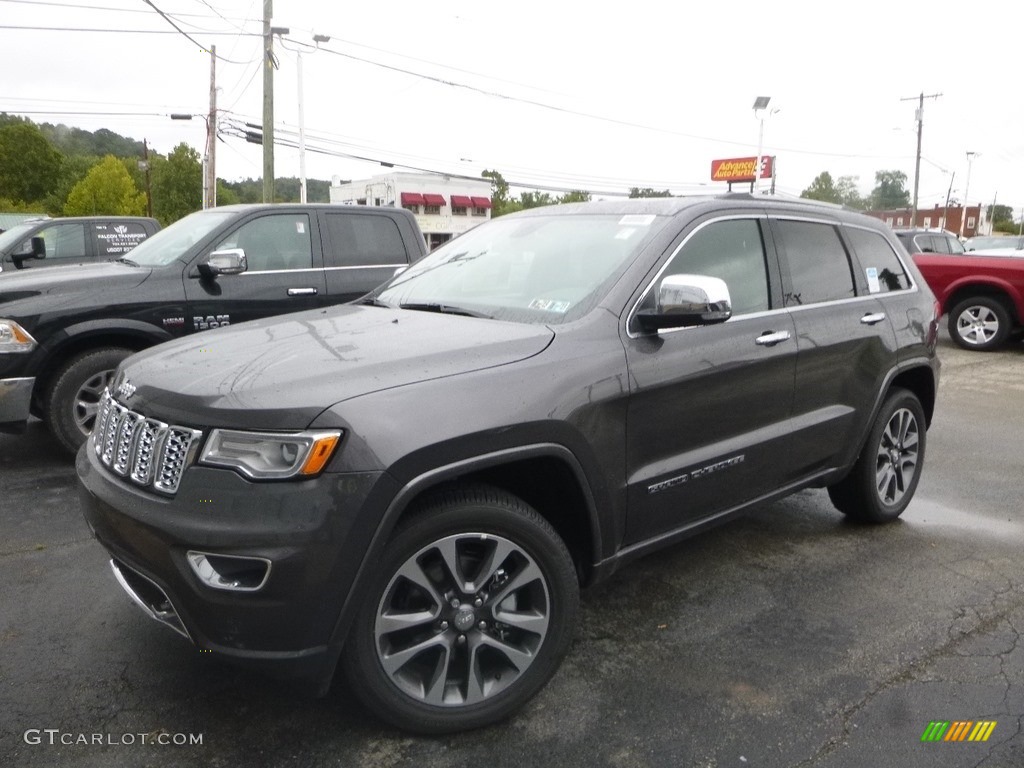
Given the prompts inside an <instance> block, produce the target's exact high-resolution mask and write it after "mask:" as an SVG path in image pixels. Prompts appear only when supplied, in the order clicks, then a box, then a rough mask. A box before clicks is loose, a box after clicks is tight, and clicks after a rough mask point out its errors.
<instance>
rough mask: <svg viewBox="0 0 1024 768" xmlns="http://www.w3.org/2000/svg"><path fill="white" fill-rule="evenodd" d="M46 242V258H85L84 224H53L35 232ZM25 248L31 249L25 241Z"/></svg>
mask: <svg viewBox="0 0 1024 768" xmlns="http://www.w3.org/2000/svg"><path fill="white" fill-rule="evenodd" d="M36 237H41V238H43V242H44V243H46V258H47V259H84V258H85V225H84V224H54V225H53V226H52V227H46V228H45V229H42V230H40V231H39V232H37V233H36ZM25 246H26V247H25V250H31V247H30V244H29V243H25Z"/></svg>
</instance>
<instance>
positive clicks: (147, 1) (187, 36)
mask: <svg viewBox="0 0 1024 768" xmlns="http://www.w3.org/2000/svg"><path fill="white" fill-rule="evenodd" d="M142 2H144V3H145V4H146V5H148V6H149V7H150V8H152V9H153V10H154V11H156V12H157V13H158V14H160V16H161V17H162V18H163V19H164V21H166V22H167V23H168V24H170V25H171V26H172V27H174V28H175V29H176V30H178V31H179V32H180V33H181V34H182V35H183V36H184V37H185V39H187V40H189V41H190V42H192V43H194V44H195V45H196V47H198V48H200V49H201V50H204V51H205V50H206V46H204V45H200V44H199V41H198V40H196V39H195V38H194V37H192V36H191V35H190V34H189V33H188V32H186V31H185V30H183V29H182V28H181V27H179V26H178V25H177V24H176V23H175V22H174V19H172V18H171V17H170V16H168V15H167V14H166V13H164V12H163V11H161V10H160V9H159V8H157V7H156V5H155V4H154V3H153V0H142ZM217 34H224V35H227V34H245V35H248V34H250V33H247V32H243V33H237V32H235V33H230V32H221V33H217ZM214 58H216V59H220V60H221V61H225V62H227V63H228V64H251V63H252V62H251V61H235V60H234V59H227V58H225V57H223V56H218V55H217V54H214Z"/></svg>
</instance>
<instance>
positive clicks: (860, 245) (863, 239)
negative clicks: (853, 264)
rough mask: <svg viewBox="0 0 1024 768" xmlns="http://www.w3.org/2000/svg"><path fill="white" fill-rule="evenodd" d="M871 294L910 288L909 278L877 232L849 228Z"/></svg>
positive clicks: (849, 234) (894, 253) (847, 231)
mask: <svg viewBox="0 0 1024 768" xmlns="http://www.w3.org/2000/svg"><path fill="white" fill-rule="evenodd" d="M846 234H847V236H848V237H849V238H850V244H851V245H852V246H853V251H854V253H856V254H857V259H858V260H859V261H860V265H861V266H862V267H863V268H864V273H865V274H864V277H865V279H866V280H867V283H868V291H869V292H871V293H887V292H889V291H902V290H905V289H907V288H909V287H910V278H908V277H907V273H906V272H905V271H904V269H903V265H902V264H901V263H900V260H899V259H898V258H897V257H896V252H895V251H893V249H892V246H890V245H889V242H888V241H887V240H886V239H885V238H884V237H882V235H880V234H878V233H877V232H871V231H869V230H867V229H855V228H853V227H849V228H847V230H846Z"/></svg>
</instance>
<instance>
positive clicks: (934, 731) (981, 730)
mask: <svg viewBox="0 0 1024 768" xmlns="http://www.w3.org/2000/svg"><path fill="white" fill-rule="evenodd" d="M995 729H996V721H995V720H978V721H977V722H975V721H973V720H954V721H952V722H950V721H949V720H932V721H931V722H930V723H928V727H927V728H925V729H924V733H922V734H921V741H988V737H989V736H991V735H992V731H994V730H995Z"/></svg>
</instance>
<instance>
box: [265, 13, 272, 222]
mask: <svg viewBox="0 0 1024 768" xmlns="http://www.w3.org/2000/svg"><path fill="white" fill-rule="evenodd" d="M273 5H274V3H273V0H263V202H264V203H272V202H274V38H273V35H272V33H271V31H270V19H271V17H272V16H273V14H274V8H273Z"/></svg>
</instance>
